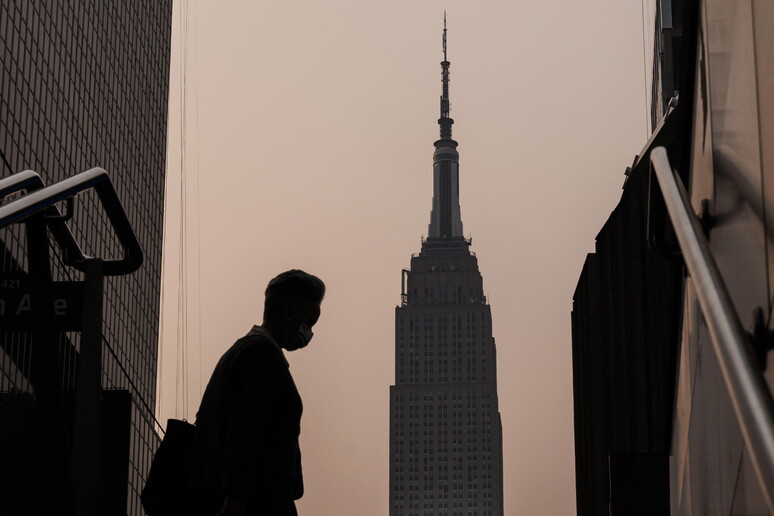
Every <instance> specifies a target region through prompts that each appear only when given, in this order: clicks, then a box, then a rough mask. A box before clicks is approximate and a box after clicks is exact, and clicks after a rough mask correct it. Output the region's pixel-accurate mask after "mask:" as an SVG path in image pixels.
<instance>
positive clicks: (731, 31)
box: [572, 0, 774, 515]
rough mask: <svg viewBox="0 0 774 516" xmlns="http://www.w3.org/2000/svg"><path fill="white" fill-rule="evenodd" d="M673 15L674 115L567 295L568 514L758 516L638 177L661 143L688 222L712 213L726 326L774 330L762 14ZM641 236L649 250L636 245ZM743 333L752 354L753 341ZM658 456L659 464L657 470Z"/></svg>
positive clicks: (740, 448) (695, 305)
mask: <svg viewBox="0 0 774 516" xmlns="http://www.w3.org/2000/svg"><path fill="white" fill-rule="evenodd" d="M661 4H662V5H663V4H664V2H661ZM671 6H672V8H673V14H674V13H675V11H677V14H678V15H679V20H680V27H681V33H680V37H681V41H680V53H679V55H676V56H674V57H675V61H674V63H672V65H673V66H674V70H673V71H674V77H675V80H676V84H677V85H678V90H679V94H680V98H679V105H678V107H677V108H676V109H675V110H673V111H671V112H668V114H667V116H666V117H665V118H661V122H660V126H659V127H658V128H657V130H656V131H655V133H654V135H653V136H652V137H651V140H650V141H649V142H648V144H647V145H646V146H645V150H644V151H643V153H642V156H640V157H639V158H638V159H637V160H636V161H635V165H634V166H633V170H630V171H629V178H628V180H627V182H626V184H625V187H624V193H623V195H622V198H621V201H620V203H619V204H618V206H617V207H616V209H615V210H614V212H613V213H612V215H611V217H610V219H609V220H608V222H607V223H606V225H605V226H604V228H603V229H602V231H601V232H600V234H599V235H598V237H597V248H596V253H594V254H593V255H590V256H589V257H588V259H587V261H586V264H585V266H584V269H583V273H582V274H581V277H580V280H579V282H578V288H577V290H576V292H575V298H574V305H573V315H572V317H573V374H574V391H575V425H576V428H575V431H576V434H575V435H576V479H577V501H578V514H609V513H611V512H612V514H627V515H629V514H668V513H671V514H679V515H704V514H768V512H769V509H768V507H767V505H766V503H765V497H764V495H763V489H762V487H761V485H760V480H759V477H758V475H757V474H756V473H755V470H754V468H753V466H752V459H751V450H749V449H748V448H747V446H746V444H745V439H744V437H743V435H742V431H741V426H740V423H739V420H738V418H737V415H736V411H735V410H734V405H733V403H732V401H731V396H730V395H729V389H728V387H727V383H726V379H725V378H724V377H725V375H724V373H723V372H722V367H721V365H720V363H719V361H718V358H717V352H716V349H717V347H716V345H715V343H714V342H713V340H712V339H711V337H710V334H709V330H708V327H707V319H706V317H707V316H706V315H705V314H704V313H703V312H702V309H701V307H700V303H699V299H698V296H697V293H696V292H697V288H698V287H697V284H696V283H695V280H694V278H692V277H690V275H684V276H683V275H681V273H680V269H681V267H682V265H681V264H682V258H681V256H680V255H679V253H678V254H673V253H672V252H671V251H673V250H674V249H675V248H674V242H672V240H673V237H672V236H671V235H670V229H671V225H670V222H669V220H668V218H667V217H666V214H665V212H664V208H663V202H662V201H661V200H660V199H659V195H660V194H659V193H658V192H659V189H658V187H657V186H655V183H654V184H653V185H651V190H650V195H648V192H647V181H646V180H647V169H648V167H649V163H648V161H649V156H648V154H649V152H650V149H651V148H653V147H654V146H658V145H663V146H665V147H666V148H667V153H668V156H669V160H670V163H671V166H672V167H673V169H674V170H675V171H676V173H677V174H679V175H680V176H681V178H682V180H683V182H684V183H685V184H686V185H687V188H688V193H689V197H690V202H691V205H692V209H693V211H694V212H695V213H696V214H702V213H703V214H705V215H708V217H706V218H704V219H703V222H704V226H705V227H704V228H703V229H704V231H705V233H706V235H707V237H708V240H709V247H710V250H711V255H712V256H711V259H712V261H714V262H715V263H716V264H717V266H718V269H719V271H720V275H721V276H722V281H723V283H724V288H725V289H726V290H727V291H728V293H729V295H730V298H731V302H732V304H733V311H734V312H735V313H734V314H732V316H735V317H738V320H739V321H740V323H741V325H742V326H743V327H746V328H748V329H752V328H753V321H754V318H753V313H754V311H756V310H759V311H760V314H761V316H762V317H761V320H762V326H761V328H760V330H763V329H765V328H768V329H769V331H770V330H771V328H772V313H774V310H773V309H772V306H774V303H772V299H774V297H772V295H771V292H772V285H774V281H772V278H773V277H774V274H772V270H774V269H772V267H771V264H772V253H771V249H772V242H774V238H773V237H772V235H774V231H772V228H774V222H773V221H774V219H772V218H771V213H774V208H772V199H774V195H771V193H772V192H774V190H773V189H772V186H771V185H772V184H774V181H772V180H771V171H772V170H774V166H773V165H774V153H773V152H772V151H771V149H772V148H774V96H772V95H771V92H772V91H774V90H772V87H773V86H774V60H772V59H771V56H772V54H771V49H772V48H774V37H773V36H772V34H774V33H773V32H772V31H771V30H770V29H771V27H773V26H774V8H772V7H771V6H770V3H768V2H760V1H753V2H747V3H741V4H740V3H733V2H732V3H728V2H723V1H722V0H706V1H702V2H694V1H687V0H686V1H672V2H671ZM675 27H677V25H675ZM656 40H658V35H657V38H656ZM655 51H656V54H657V55H658V49H656V50H655ZM667 64H669V63H667ZM664 73H665V72H664V70H660V71H659V73H656V74H654V81H658V83H659V84H661V82H662V80H663V78H664ZM657 89H658V85H657V84H655V85H654V91H656V90H657ZM662 100H665V99H662ZM653 181H655V179H653ZM646 228H647V231H646ZM645 235H648V237H645ZM646 238H650V243H651V244H654V245H651V247H652V248H653V249H656V250H658V251H659V253H661V254H659V255H658V256H657V255H654V253H652V252H651V251H650V250H649V249H647V248H646V247H645V243H646V242H647V240H646ZM661 255H665V256H666V255H671V256H672V257H673V260H664V259H662V258H660V256H661ZM659 260H660V261H659ZM640 277H641V278H642V280H639V279H638V278H640ZM638 281H641V284H642V287H641V288H636V287H635V288H634V289H633V288H632V286H635V285H636V283H637V282H638ZM627 328H628V329H627ZM630 330H631V331H630ZM638 335H639V337H638ZM750 337H751V338H750V343H751V345H752V346H753V349H756V348H755V346H756V345H757V344H756V343H759V342H760V341H758V340H756V338H755V336H754V333H751V335H750ZM746 344H747V343H743V344H742V345H746ZM757 351H758V356H759V357H761V359H762V360H761V370H760V371H757V370H754V371H753V372H752V374H753V375H757V374H761V375H763V378H764V379H765V381H766V382H767V383H768V385H769V390H771V386H772V385H774V381H773V380H772V379H774V373H772V368H771V366H770V362H771V360H772V357H771V353H772V351H771V350H769V351H768V356H767V353H766V352H765V350H764V349H761V348H758V349H757ZM745 380H747V379H745ZM769 394H770V393H769ZM627 407H628V409H627ZM667 417H669V418H671V421H670V420H669V419H668V418H667ZM769 430H773V431H774V429H769ZM627 455H629V456H628V457H627ZM658 455H661V456H662V457H667V456H668V473H667V472H666V470H665V468H664V464H663V460H660V461H659V457H658ZM648 471H650V474H644V473H646V472H648ZM667 477H668V486H666V485H665V484H664V482H663V479H664V478H667ZM664 491H667V492H668V496H669V500H668V504H667V505H666V506H664V505H663V504H661V505H660V506H659V507H656V508H654V507H653V506H652V505H649V504H648V502H650V501H652V499H653V498H654V496H652V495H650V494H649V493H658V494H659V496H662V495H661V493H663V492H664ZM627 500H628V501H629V502H628V503H627ZM631 500H640V502H638V503H635V504H632V503H631Z"/></svg>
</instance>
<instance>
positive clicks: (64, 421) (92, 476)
mask: <svg viewBox="0 0 774 516" xmlns="http://www.w3.org/2000/svg"><path fill="white" fill-rule="evenodd" d="M88 190H93V191H94V193H95V194H96V197H97V198H98V199H99V202H100V204H101V205H102V208H103V209H104V212H105V214H106V216H107V219H108V221H109V223H110V225H111V226H112V229H113V231H114V234H115V236H116V238H117V240H118V242H119V244H120V246H121V248H122V249H121V250H122V256H121V257H120V258H118V259H103V258H100V257H93V256H87V255H86V254H85V253H84V252H83V251H82V249H81V247H80V246H79V244H78V243H77V242H76V240H75V238H74V236H73V234H72V232H71V231H70V228H69V226H68V221H69V220H70V219H71V218H72V215H73V212H74V206H75V202H76V197H77V196H78V194H81V193H83V192H86V191H88ZM10 195H16V196H20V197H19V198H17V199H14V200H11V201H10V202H7V203H6V204H4V205H2V206H0V228H4V227H6V226H9V225H12V224H24V226H25V228H24V229H25V230H24V235H25V238H26V265H27V270H26V271H12V272H7V271H3V272H0V287H1V288H0V331H2V332H9V331H10V332H13V331H16V332H23V333H26V334H28V335H29V337H30V339H31V343H30V344H31V345H30V346H29V350H30V352H29V355H30V356H29V357H21V358H23V359H25V360H28V361H30V362H32V363H33V364H34V368H33V369H30V370H31V371H33V374H29V378H27V380H28V382H29V384H30V385H31V388H32V393H33V394H34V395H33V396H32V399H31V400H30V397H29V396H27V397H26V398H23V399H26V400H27V405H30V404H32V405H34V409H32V410H31V411H30V410H27V412H25V413H31V414H32V415H31V416H30V418H28V420H26V421H21V420H17V421H4V422H3V423H2V425H3V426H4V427H6V428H5V429H6V430H7V431H6V432H5V433H6V438H8V436H12V437H13V436H15V437H16V438H18V439H20V440H25V441H26V442H27V443H28V444H29V445H30V446H31V447H33V448H34V450H35V451H34V453H33V454H32V455H31V457H30V460H31V462H32V464H31V465H30V466H29V467H26V468H25V471H24V472H23V473H24V474H23V475H17V476H21V477H24V478H21V479H19V478H14V481H16V482H19V483H20V484H19V488H20V489H19V491H18V492H17V493H15V495H16V496H18V497H19V499H20V500H21V501H20V502H19V503H20V504H21V505H17V506H16V508H17V509H19V510H25V511H29V512H27V513H33V514H37V513H38V512H40V511H39V510H37V509H39V508H40V507H42V506H44V505H45V504H46V502H39V501H36V500H35V499H29V497H30V494H31V495H32V496H41V495H43V496H46V497H57V498H58V499H59V502H58V514H78V515H79V516H81V515H95V516H96V515H103V514H121V513H123V514H126V495H127V489H126V486H127V481H126V476H127V475H128V460H129V457H128V455H129V443H128V425H129V418H130V417H131V397H130V396H129V395H128V393H126V391H123V392H124V394H126V395H121V394H120V393H116V392H113V393H106V392H105V391H103V390H102V381H101V380H102V346H103V338H102V326H103V321H102V317H103V295H104V281H105V276H118V275H125V274H131V273H132V272H134V271H136V270H137V269H139V268H140V266H141V265H142V261H143V250H142V247H141V246H140V243H139V241H138V239H137V237H136V235H135V233H134V230H133V229H132V226H131V223H130V221H129V218H128V216H127V214H126V212H125V210H124V208H123V206H122V205H121V202H120V200H119V198H118V195H117V193H116V190H115V188H114V187H113V184H112V182H111V181H110V177H109V176H108V174H107V172H106V171H105V170H103V169H100V168H93V169H91V170H87V171H85V172H82V173H80V174H76V175H75V176H73V177H70V178H68V179H65V180H63V181H60V182H58V183H56V184H53V185H49V186H46V185H44V183H43V181H42V180H41V178H40V176H39V175H38V174H37V173H35V172H33V171H24V172H20V173H18V174H14V175H12V176H10V177H7V178H4V179H0V200H2V199H5V198H6V197H8V196H10ZM61 203H64V204H65V208H66V209H65V213H62V212H61V211H60V210H59V208H58V205H60V204H61ZM49 233H50V234H51V236H52V237H53V240H54V241H55V242H56V245H57V246H58V247H59V248H60V251H61V256H62V258H63V259H62V262H63V264H64V265H65V266H68V267H72V268H74V269H76V270H77V271H80V272H81V273H82V275H83V281H66V282H61V281H53V279H52V272H51V249H50V239H49V236H48V234H49ZM64 331H77V332H80V346H79V349H78V351H77V353H73V355H74V356H75V357H76V360H77V367H76V368H75V369H76V371H77V373H76V377H75V382H74V383H75V388H74V392H66V389H65V388H64V386H63V385H64V382H63V381H62V378H61V369H62V367H61V363H60V362H61V360H62V357H61V356H59V354H58V353H57V349H56V346H55V343H56V342H57V339H58V334H59V333H60V332H64ZM15 358H16V359H17V360H19V359H21V358H19V357H15ZM116 394H118V395H116ZM122 418H123V420H125V422H126V425H127V429H126V432H124V433H123V434H125V443H123V444H121V443H116V442H108V441H112V440H113V438H114V436H113V437H111V439H101V433H102V430H103V428H104V425H105V421H106V420H110V421H116V420H121V419H122ZM14 424H18V425H26V426H25V428H26V429H29V430H31V431H32V435H31V436H30V435H24V434H25V432H24V429H15V430H16V431H14V429H13V428H11V429H10V430H8V427H10V426H12V425H14ZM123 434H122V432H118V434H116V435H123ZM119 440H124V439H119ZM4 444H5V445H6V446H9V447H13V443H8V442H6V443H4ZM107 455H110V457H109V458H108V457H107ZM108 462H112V463H111V464H108ZM122 464H123V465H122ZM6 469H7V468H6ZM122 469H123V471H121V470H122ZM116 471H117V473H116ZM106 472H108V473H107V474H106ZM110 472H112V474H111V473H110ZM17 473H19V472H14V471H7V470H6V472H5V474H6V475H7V476H9V478H11V477H13V475H15V474H17ZM4 480H5V479H4ZM68 480H69V481H68ZM25 484H29V485H25ZM36 485H37V486H38V488H39V489H36V488H35V487H34V486H36ZM44 493H45V494H44ZM25 499H26V500H25ZM6 503H8V500H6ZM24 504H26V505H24ZM47 506H48V507H50V506H51V505H50V504H49V505H47ZM36 508H37V509H36Z"/></svg>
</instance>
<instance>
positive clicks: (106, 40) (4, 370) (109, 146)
mask: <svg viewBox="0 0 774 516" xmlns="http://www.w3.org/2000/svg"><path fill="white" fill-rule="evenodd" d="M171 14H172V4H171V2H170V1H164V2H152V3H147V2H136V1H127V2H93V1H91V2H90V1H76V2H26V1H21V0H11V1H8V2H2V3H1V4H0V67H2V69H1V73H0V112H2V115H1V116H0V151H1V152H2V154H3V164H2V165H0V166H2V168H3V170H2V174H1V175H2V177H6V176H8V175H10V174H12V173H16V172H20V171H22V170H25V169H31V170H35V171H36V172H38V173H40V175H41V176H42V178H43V180H44V182H45V183H46V184H52V183H55V182H58V181H61V180H62V179H65V178H67V177H70V176H72V175H74V174H76V173H78V172H82V171H84V170H87V169H90V168H93V167H101V168H104V169H105V170H107V171H108V173H109V174H110V177H111V180H112V181H113V183H114V185H115V187H116V190H117V192H118V196H119V198H120V199H121V201H122V203H123V205H124V209H125V210H126V212H127V214H128V216H129V219H130V221H131V223H132V226H133V228H134V230H135V232H136V233H137V236H138V239H139V241H140V243H141V245H142V247H143V249H144V251H145V260H144V264H143V266H142V268H141V269H140V270H139V271H137V272H136V273H134V274H131V275H128V276H120V277H111V278H108V279H107V281H106V283H105V297H104V326H103V340H104V352H103V379H102V385H103V387H104V388H117V389H125V390H128V391H129V392H130V393H131V397H132V405H131V406H132V410H131V434H130V470H129V472H128V476H129V487H128V507H127V511H128V513H129V514H142V509H141V508H140V506H139V496H138V493H139V490H140V489H141V488H142V485H143V483H144V478H145V475H146V474H147V470H148V467H149V462H150V459H151V457H152V453H153V451H154V450H155V447H156V446H157V442H158V436H157V434H156V431H155V430H154V418H153V411H154V407H155V392H156V360H157V342H158V325H159V303H160V277H161V241H162V228H163V203H164V199H163V194H164V167H165V158H166V127H167V124H166V119H167V96H168V88H169V58H170V36H171ZM69 225H70V228H71V230H72V232H73V234H74V235H75V238H76V240H77V241H78V243H79V244H80V245H81V247H82V248H83V249H84V251H85V252H86V253H87V254H89V255H92V256H96V257H99V258H108V259H109V258H116V257H119V256H120V255H121V252H122V251H121V248H120V246H119V245H118V244H117V241H116V239H115V237H114V235H113V231H112V229H111V227H110V224H109V222H108V221H107V219H106V217H105V214H104V212H103V210H102V208H101V206H100V204H99V202H98V200H97V199H96V196H95V195H93V194H92V193H86V194H83V195H81V196H79V197H78V198H77V201H76V203H75V213H74V216H73V219H72V220H71V221H70V222H69ZM0 239H2V242H3V257H2V270H3V271H9V270H26V268H27V263H26V256H25V255H26V242H25V236H24V228H23V226H22V225H19V224H17V225H15V226H13V227H11V228H9V229H3V230H0ZM54 248H55V247H54ZM54 253H55V254H54V260H53V262H54V264H55V265H54V270H53V271H52V273H53V276H54V279H55V280H80V279H81V276H80V274H79V273H78V272H77V271H75V270H74V269H72V268H68V267H66V266H64V265H62V264H61V260H60V257H59V256H58V255H57V253H58V250H56V249H55V251H54ZM79 342H80V336H79V333H77V332H70V333H61V334H60V336H59V338H58V343H52V344H53V345H54V346H58V349H59V352H58V354H57V356H58V362H59V366H60V373H61V375H62V382H63V386H64V390H65V392H66V391H68V390H72V388H73V385H74V377H75V366H76V364H77V350H78V348H79ZM0 343H2V347H1V349H0V391H2V392H6V393H7V392H10V391H21V392H30V393H34V389H33V387H32V386H31V384H30V377H31V376H34V374H35V371H36V363H35V361H33V360H32V353H31V350H30V344H29V335H28V334H25V333H9V332H3V333H0Z"/></svg>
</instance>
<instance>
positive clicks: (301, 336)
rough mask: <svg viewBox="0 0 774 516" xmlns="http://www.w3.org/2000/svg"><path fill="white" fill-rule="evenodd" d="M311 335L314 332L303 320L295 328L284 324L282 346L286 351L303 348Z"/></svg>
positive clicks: (310, 338)
mask: <svg viewBox="0 0 774 516" xmlns="http://www.w3.org/2000/svg"><path fill="white" fill-rule="evenodd" d="M313 336H314V333H312V330H311V329H310V328H309V326H308V325H307V324H306V323H305V322H302V323H301V324H299V325H298V327H297V328H293V327H292V326H286V327H285V331H284V332H283V334H282V347H283V348H285V349H287V350H288V351H295V350H297V349H301V348H305V347H306V346H307V344H309V341H310V340H312V337H313Z"/></svg>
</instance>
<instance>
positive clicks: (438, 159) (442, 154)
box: [422, 11, 470, 254]
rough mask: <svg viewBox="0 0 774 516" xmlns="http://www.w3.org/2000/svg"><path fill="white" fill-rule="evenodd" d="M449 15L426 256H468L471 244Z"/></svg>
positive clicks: (444, 37) (442, 62)
mask: <svg viewBox="0 0 774 516" xmlns="http://www.w3.org/2000/svg"><path fill="white" fill-rule="evenodd" d="M446 50H447V49H446V12H445V11H444V13H443V61H441V84H442V85H443V90H442V94H441V118H439V119H438V125H439V126H441V139H439V140H437V141H436V142H435V143H434V144H433V145H434V146H435V152H433V209H432V210H431V211H430V226H429V227H428V232H427V240H425V242H424V243H423V244H422V252H423V253H425V252H436V251H438V252H444V253H449V252H452V251H453V252H454V253H461V254H465V253H467V252H468V246H469V244H470V242H468V241H467V240H465V238H464V237H463V236H462V217H461V216H460V178H459V168H460V162H459V158H460V155H459V153H458V152H457V142H455V141H454V140H452V131H451V127H452V124H453V123H454V120H452V119H451V117H450V116H449V61H448V60H447V58H448V57H447V56H448V54H447V53H446Z"/></svg>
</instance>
